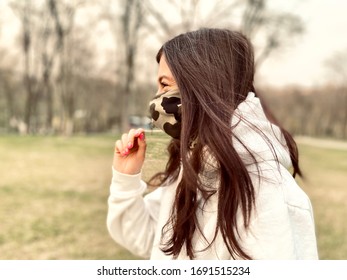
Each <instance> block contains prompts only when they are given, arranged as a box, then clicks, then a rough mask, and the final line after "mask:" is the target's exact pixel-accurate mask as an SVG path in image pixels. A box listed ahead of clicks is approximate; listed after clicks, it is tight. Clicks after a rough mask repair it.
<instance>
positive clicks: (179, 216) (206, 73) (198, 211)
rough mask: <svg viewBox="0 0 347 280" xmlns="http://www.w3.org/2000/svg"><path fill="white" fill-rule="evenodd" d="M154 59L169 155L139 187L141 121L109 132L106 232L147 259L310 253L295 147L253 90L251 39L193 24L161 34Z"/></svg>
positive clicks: (309, 219) (309, 224) (159, 121)
mask: <svg viewBox="0 0 347 280" xmlns="http://www.w3.org/2000/svg"><path fill="white" fill-rule="evenodd" d="M157 61H158V63H159V71H158V92H157V94H156V96H155V97H154V99H153V100H152V101H151V103H150V109H151V113H152V118H153V122H154V124H155V125H156V126H157V127H159V128H161V129H163V130H164V131H165V132H166V133H167V134H169V135H170V136H171V137H172V140H171V142H170V144H169V146H168V151H169V155H170V157H169V160H168V163H167V166H166V169H165V171H164V172H162V173H159V174H157V175H156V176H154V177H153V178H152V180H151V183H155V184H157V185H160V186H161V187H159V188H157V189H156V190H155V191H153V192H151V193H150V194H148V195H146V196H145V197H143V193H144V192H145V190H146V186H147V185H146V183H144V182H143V181H141V168H142V165H143V162H144V159H145V150H146V141H145V134H144V131H143V130H142V129H138V130H130V132H129V133H127V134H123V136H122V138H121V139H120V140H118V141H117V142H116V148H115V155H114V161H113V178H112V184H111V188H110V190H111V191H110V196H109V200H108V203H109V211H108V217H107V226H108V230H109V232H110V235H111V236H112V238H113V239H114V240H115V241H116V242H117V243H119V244H121V245H122V246H124V247H125V248H127V249H128V250H130V251H131V252H132V253H134V254H136V255H139V256H141V257H144V258H151V259H316V258H317V257H318V256H317V247H316V238H315V229H314V220H313V214H312V207H311V203H310V201H309V198H308V197H307V196H306V194H305V193H304V192H303V191H302V190H301V189H300V187H299V186H298V185H297V184H296V182H295V180H294V178H293V177H294V176H295V175H296V174H298V175H301V171H300V168H299V163H298V151H297V147H296V144H295V142H294V140H293V138H292V137H291V135H290V134H289V133H288V132H286V131H285V130H284V129H283V128H281V127H280V126H279V124H278V123H277V122H276V121H275V120H274V118H273V117H272V116H271V115H270V113H269V112H268V111H266V112H264V109H263V107H262V105H261V103H260V100H259V97H257V95H256V94H255V89H254V87H253V78H254V57H253V49H252V46H251V43H250V42H249V41H248V40H247V39H246V38H245V37H244V36H243V35H242V34H240V33H238V32H233V31H230V30H224V29H200V30H198V31H194V32H188V33H185V34H181V35H179V36H177V37H175V38H173V39H171V40H170V41H168V42H166V43H165V44H164V45H163V46H162V48H161V49H160V50H159V52H158V55H157ZM288 169H292V171H293V176H292V175H291V174H290V173H289V171H288Z"/></svg>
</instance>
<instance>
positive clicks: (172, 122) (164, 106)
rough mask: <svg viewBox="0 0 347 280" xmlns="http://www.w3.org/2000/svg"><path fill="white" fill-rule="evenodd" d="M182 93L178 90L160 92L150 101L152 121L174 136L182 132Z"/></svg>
mask: <svg viewBox="0 0 347 280" xmlns="http://www.w3.org/2000/svg"><path fill="white" fill-rule="evenodd" d="M181 105H182V104H181V95H180V93H179V91H178V90H176V89H175V90H169V91H166V92H163V93H161V94H158V95H157V96H155V97H154V98H153V99H152V100H151V101H150V102H149V111H150V114H151V117H152V123H153V125H154V126H156V127H157V128H159V129H161V130H163V131H164V132H165V133H167V134H168V135H170V136H171V137H172V138H175V139H179V138H180V134H181V115H182V113H181Z"/></svg>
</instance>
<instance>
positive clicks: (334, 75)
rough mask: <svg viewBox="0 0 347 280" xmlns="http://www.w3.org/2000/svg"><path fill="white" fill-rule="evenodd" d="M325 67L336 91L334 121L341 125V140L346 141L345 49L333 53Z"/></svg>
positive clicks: (346, 82)
mask: <svg viewBox="0 0 347 280" xmlns="http://www.w3.org/2000/svg"><path fill="white" fill-rule="evenodd" d="M326 66H327V70H328V73H329V74H330V76H331V81H332V82H333V83H334V88H335V91H336V98H335V100H336V104H335V108H334V109H335V110H334V117H335V118H334V120H335V121H337V122H340V123H341V135H342V138H343V139H347V109H346V108H347V49H346V50H344V51H340V52H336V53H334V54H333V55H332V56H331V57H330V58H329V59H327V61H326ZM336 118H338V119H339V120H336Z"/></svg>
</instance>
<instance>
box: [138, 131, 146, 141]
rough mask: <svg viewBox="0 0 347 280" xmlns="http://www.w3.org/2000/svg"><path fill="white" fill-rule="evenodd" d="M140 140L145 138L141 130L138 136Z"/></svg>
mask: <svg viewBox="0 0 347 280" xmlns="http://www.w3.org/2000/svg"><path fill="white" fill-rule="evenodd" d="M139 138H140V140H141V141H143V140H145V134H144V133H143V132H142V133H141V134H140V136H139Z"/></svg>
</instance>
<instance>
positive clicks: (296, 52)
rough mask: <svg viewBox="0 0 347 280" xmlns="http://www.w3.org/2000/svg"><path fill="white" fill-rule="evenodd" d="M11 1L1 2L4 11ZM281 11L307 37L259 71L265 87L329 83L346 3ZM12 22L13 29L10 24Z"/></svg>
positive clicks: (346, 37) (288, 6) (345, 25)
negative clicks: (294, 17) (295, 18)
mask: <svg viewBox="0 0 347 280" xmlns="http://www.w3.org/2000/svg"><path fill="white" fill-rule="evenodd" d="M5 2H7V0H0V9H3V8H4V6H5V5H4V3H5ZM271 3H273V4H272V5H274V7H275V8H276V9H278V10H283V11H292V12H294V13H296V14H298V15H300V16H301V17H302V19H303V21H304V24H305V29H306V31H305V33H304V34H303V35H302V36H301V37H300V38H297V39H295V40H293V41H292V42H291V43H290V44H289V45H288V46H286V48H285V49H283V50H281V51H280V52H277V53H274V54H273V55H272V56H271V57H270V58H268V59H267V60H266V61H265V62H264V63H263V64H262V65H261V67H260V68H259V69H257V73H258V75H257V77H258V80H259V81H260V82H261V83H264V84H269V85H273V86H278V87H283V86H287V85H300V86H307V87H310V86H316V85H321V84H325V83H328V82H329V81H330V80H331V78H332V77H331V75H329V74H328V73H329V72H328V69H327V67H326V66H325V62H326V60H327V59H329V58H331V57H332V56H333V55H334V54H335V53H336V52H343V51H345V52H346V54H347V16H346V13H347V1H346V0H301V1H300V0H290V1H289V0H278V1H272V2H271ZM11 21H12V25H11V24H8V23H10V22H11ZM0 23H1V26H2V30H1V34H0V35H2V37H1V43H4V42H5V41H10V40H13V36H12V35H13V30H12V29H11V28H10V27H11V26H13V28H15V27H16V26H17V27H18V23H16V22H15V21H13V15H12V17H11V15H10V14H9V13H7V14H5V16H2V18H0Z"/></svg>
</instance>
